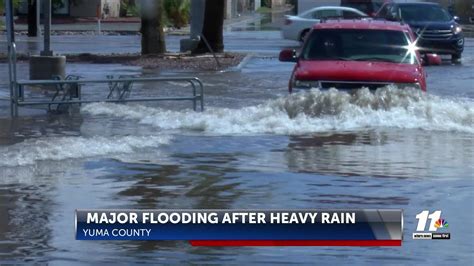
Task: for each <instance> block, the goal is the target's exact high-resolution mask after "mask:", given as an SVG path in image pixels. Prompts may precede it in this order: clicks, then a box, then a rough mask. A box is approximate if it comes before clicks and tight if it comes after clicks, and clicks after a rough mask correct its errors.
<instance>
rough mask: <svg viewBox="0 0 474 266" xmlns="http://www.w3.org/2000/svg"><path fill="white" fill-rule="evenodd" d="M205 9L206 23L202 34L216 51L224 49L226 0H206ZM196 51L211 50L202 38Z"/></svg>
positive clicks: (204, 51)
mask: <svg viewBox="0 0 474 266" xmlns="http://www.w3.org/2000/svg"><path fill="white" fill-rule="evenodd" d="M205 5H206V7H205V10H204V25H203V30H202V35H203V36H204V38H206V40H207V41H208V42H209V46H210V47H211V49H212V50H213V51H214V52H216V53H221V52H223V51H224V36H223V28H224V0H206V4H205ZM193 52H194V53H206V52H210V51H209V49H208V47H207V45H206V43H205V42H204V40H203V39H202V38H201V41H200V42H199V45H198V46H197V48H196V49H195V50H194V51H193Z"/></svg>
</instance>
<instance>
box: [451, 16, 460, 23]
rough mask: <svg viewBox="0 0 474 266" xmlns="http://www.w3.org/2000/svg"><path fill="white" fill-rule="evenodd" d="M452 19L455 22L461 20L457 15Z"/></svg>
mask: <svg viewBox="0 0 474 266" xmlns="http://www.w3.org/2000/svg"><path fill="white" fill-rule="evenodd" d="M453 19H454V21H455V22H457V23H459V22H461V18H460V17H458V16H454V17H453Z"/></svg>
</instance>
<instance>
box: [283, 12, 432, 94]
mask: <svg viewBox="0 0 474 266" xmlns="http://www.w3.org/2000/svg"><path fill="white" fill-rule="evenodd" d="M427 58H428V59H429V60H431V57H430V55H428V56H427ZM280 61H291V62H296V65H295V67H294V69H293V73H292V75H291V78H290V84H289V90H290V93H291V92H292V91H293V90H295V89H310V88H319V89H329V88H336V89H340V90H353V89H360V88H363V87H367V88H369V89H370V90H376V89H378V88H380V87H384V86H387V85H390V84H393V85H395V86H396V87H398V88H400V89H404V88H407V87H410V88H417V89H420V90H423V91H426V74H425V71H424V69H423V66H422V62H423V60H422V58H421V57H420V54H419V53H418V51H417V49H416V41H415V35H414V34H413V32H412V31H411V29H410V27H409V26H408V25H406V24H401V23H399V22H388V21H378V20H372V19H361V20H360V19H355V20H328V21H325V22H324V23H320V24H316V25H315V26H314V27H313V29H312V31H311V32H310V33H309V34H308V38H307V39H306V41H305V43H304V44H303V47H302V48H301V52H300V53H299V55H296V51H295V50H291V49H285V50H283V51H281V53H280Z"/></svg>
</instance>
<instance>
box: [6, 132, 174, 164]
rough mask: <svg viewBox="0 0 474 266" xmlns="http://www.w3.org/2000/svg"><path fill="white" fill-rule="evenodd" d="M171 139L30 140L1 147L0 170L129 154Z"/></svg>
mask: <svg viewBox="0 0 474 266" xmlns="http://www.w3.org/2000/svg"><path fill="white" fill-rule="evenodd" d="M170 139H171V138H170V137H169V136H117V137H111V138H106V137H100V136H96V137H91V138H84V137H51V138H40V139H28V140H25V141H23V142H21V143H17V144H14V145H11V146H4V147H0V167H1V166H4V167H7V166H10V167H13V166H22V165H32V164H35V163H36V162H38V161H43V160H65V159H75V158H86V157H95V156H104V155H111V154H128V153H133V152H136V151H137V150H138V149H143V148H151V147H158V146H161V145H165V144H168V143H169V141H170Z"/></svg>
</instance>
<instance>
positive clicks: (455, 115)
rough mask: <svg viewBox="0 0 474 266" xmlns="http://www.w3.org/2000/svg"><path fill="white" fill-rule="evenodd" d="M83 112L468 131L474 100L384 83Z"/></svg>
mask: <svg viewBox="0 0 474 266" xmlns="http://www.w3.org/2000/svg"><path fill="white" fill-rule="evenodd" d="M82 111H83V112H86V113H90V114H93V115H109V116H114V117H120V118H126V119H132V120H137V121H138V122H139V123H142V124H149V125H152V126H155V127H158V128H160V129H163V130H175V129H181V130H192V131H203V132H206V133H209V134H224V135H227V134H237V135H240V134H306V133H312V132H324V131H331V130H338V131H344V130H359V129H365V128H374V127H395V128H408V129H424V130H439V131H459V132H468V133H474V102H473V101H472V100H470V99H448V98H442V97H438V96H434V95H430V94H427V93H423V92H421V91H419V90H415V89H408V88H407V89H404V90H399V89H396V88H394V87H387V88H382V89H379V90H377V91H376V92H375V93H371V92H370V91H369V90H368V89H361V90H358V91H357V92H356V93H354V94H349V93H346V92H341V91H337V90H335V89H331V90H328V91H319V90H311V91H308V92H306V93H295V94H292V95H289V96H286V97H282V98H279V99H276V100H269V101H267V102H265V103H262V104H260V105H257V106H251V107H244V108H241V109H229V108H208V109H207V110H206V111H205V112H204V113H199V112H194V111H171V110H164V109H160V108H151V107H145V106H130V105H116V104H105V103H94V104H89V105H86V106H84V107H83V109H82Z"/></svg>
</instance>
